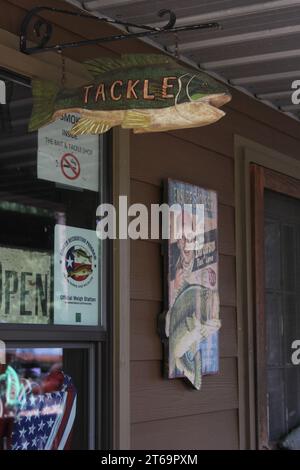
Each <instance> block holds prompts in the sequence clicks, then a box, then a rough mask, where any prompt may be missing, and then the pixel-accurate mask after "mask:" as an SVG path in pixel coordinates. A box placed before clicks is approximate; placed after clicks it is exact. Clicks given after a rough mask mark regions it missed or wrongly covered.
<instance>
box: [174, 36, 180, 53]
mask: <svg viewBox="0 0 300 470" xmlns="http://www.w3.org/2000/svg"><path fill="white" fill-rule="evenodd" d="M174 36H175V51H174V53H175V57H176V59H179V44H178V42H179V40H178V34H177V33H174Z"/></svg>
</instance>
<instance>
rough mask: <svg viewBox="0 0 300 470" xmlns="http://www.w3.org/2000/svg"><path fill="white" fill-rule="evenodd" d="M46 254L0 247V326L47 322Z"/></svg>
mask: <svg viewBox="0 0 300 470" xmlns="http://www.w3.org/2000/svg"><path fill="white" fill-rule="evenodd" d="M50 285H51V256H50V254H49V253H45V252H37V251H30V250H20V249H14V248H4V247H0V322H2V323H37V324H46V323H49V320H50V305H51V299H50Z"/></svg>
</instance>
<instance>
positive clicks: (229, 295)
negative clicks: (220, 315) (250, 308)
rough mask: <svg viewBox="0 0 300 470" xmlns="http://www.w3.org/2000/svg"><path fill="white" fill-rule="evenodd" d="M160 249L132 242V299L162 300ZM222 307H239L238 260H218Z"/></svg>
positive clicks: (154, 245) (233, 258) (147, 243)
mask: <svg viewBox="0 0 300 470" xmlns="http://www.w3.org/2000/svg"><path fill="white" fill-rule="evenodd" d="M162 258H163V257H162V255H161V246H160V244H158V243H149V241H145V240H136V241H132V242H131V298H132V299H136V300H157V301H160V302H161V301H162V300H163V271H162ZM219 258H220V259H219V267H220V273H219V282H220V300H221V305H224V306H233V307H234V306H235V305H236V290H235V285H236V282H235V257H234V256H224V255H220V257H219Z"/></svg>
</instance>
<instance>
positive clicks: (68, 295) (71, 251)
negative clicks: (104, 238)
mask: <svg viewBox="0 0 300 470" xmlns="http://www.w3.org/2000/svg"><path fill="white" fill-rule="evenodd" d="M54 252H55V254H54V323H55V324H62V325H97V324H98V305H99V301H98V300H99V299H98V297H99V276H98V272H99V240H98V238H97V235H96V231H95V230H87V229H82V228H76V227H67V226H64V225H56V226H55V242H54Z"/></svg>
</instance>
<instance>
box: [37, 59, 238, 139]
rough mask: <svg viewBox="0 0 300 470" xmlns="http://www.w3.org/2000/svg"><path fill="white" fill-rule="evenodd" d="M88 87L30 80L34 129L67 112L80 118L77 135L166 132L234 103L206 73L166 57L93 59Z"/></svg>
mask: <svg viewBox="0 0 300 470" xmlns="http://www.w3.org/2000/svg"><path fill="white" fill-rule="evenodd" d="M85 66H86V68H87V70H88V72H89V74H90V76H91V80H90V82H89V83H87V84H86V85H84V86H82V87H79V88H65V87H63V88H62V86H61V85H59V84H57V83H54V82H48V81H41V80H32V93H33V102H34V105H33V111H32V117H31V121H30V126H29V130H30V131H35V130H37V129H39V128H41V127H43V126H45V125H47V124H50V123H51V122H54V121H55V120H57V119H59V118H61V117H62V116H64V115H65V114H68V113H77V114H79V115H80V119H79V121H78V122H77V123H76V124H75V125H74V126H73V127H72V129H71V131H70V134H71V135H73V136H78V135H83V134H103V133H104V132H107V131H108V130H110V129H111V128H112V127H115V126H121V127H122V128H124V129H132V130H133V132H134V133H136V134H139V133H144V132H162V131H169V130H174V129H185V128H191V127H200V126H206V125H208V124H212V123H214V122H217V121H218V120H219V119H221V118H222V117H223V116H224V115H225V113H224V111H222V110H221V109H220V108H221V107H222V106H223V105H224V104H226V103H228V102H229V101H230V100H231V95H230V93H229V91H228V89H227V88H226V87H225V86H224V85H223V84H222V83H220V82H218V81H217V80H215V79H214V78H212V77H211V76H209V75H208V74H207V73H206V72H203V71H200V70H194V69H192V68H190V67H187V66H184V65H182V64H179V63H178V62H177V61H176V60H174V59H173V58H170V57H168V56H167V55H162V54H127V55H123V56H121V57H119V58H107V57H103V58H100V59H93V60H90V61H87V62H86V63H85Z"/></svg>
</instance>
